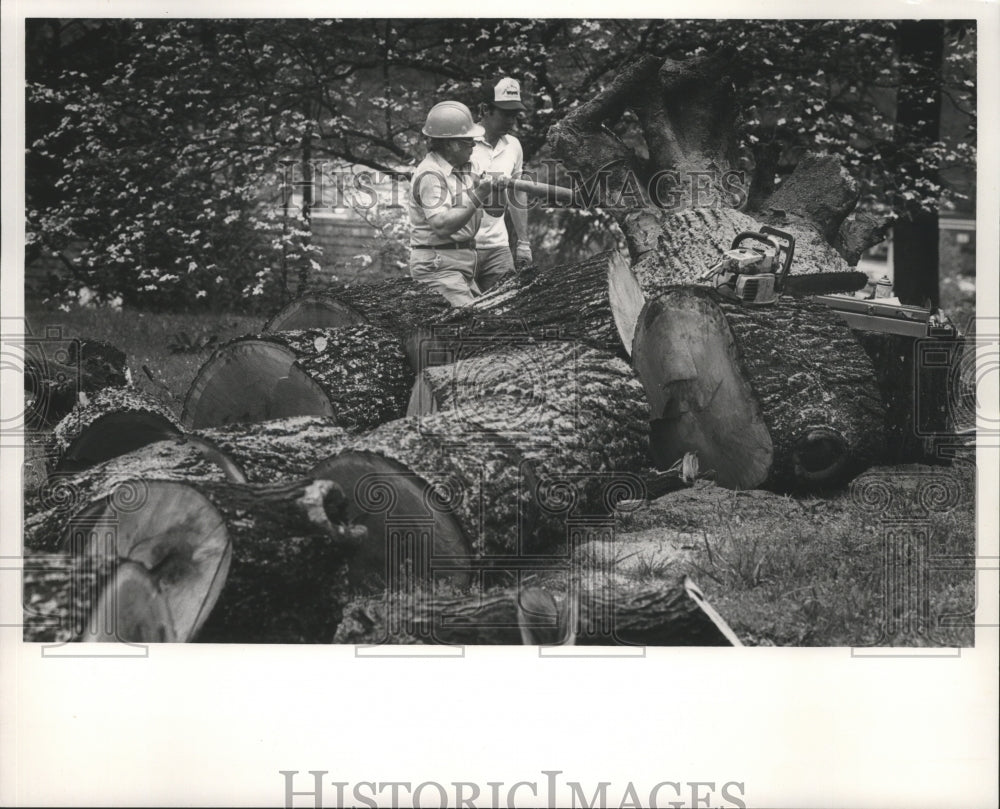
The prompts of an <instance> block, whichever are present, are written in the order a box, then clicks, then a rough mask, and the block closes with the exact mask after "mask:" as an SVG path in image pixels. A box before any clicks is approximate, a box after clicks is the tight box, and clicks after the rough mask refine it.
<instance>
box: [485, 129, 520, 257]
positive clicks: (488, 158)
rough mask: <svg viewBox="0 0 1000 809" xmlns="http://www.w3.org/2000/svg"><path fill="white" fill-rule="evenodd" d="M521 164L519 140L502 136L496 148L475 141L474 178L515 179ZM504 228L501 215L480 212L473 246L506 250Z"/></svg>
mask: <svg viewBox="0 0 1000 809" xmlns="http://www.w3.org/2000/svg"><path fill="white" fill-rule="evenodd" d="M523 163H524V150H522V149H521V141H519V140H518V139H517V138H515V137H514V136H513V135H503V136H502V137H501V138H500V140H498V141H497V144H496V146H490V145H489V144H488V143H487V142H486V141H485V140H483V139H482V138H477V139H476V146H475V148H474V149H473V150H472V171H473V173H475V174H476V175H477V176H478V175H480V174H482V173H483V172H484V171H485V172H488V173H489V174H490V175H491V176H495V177H510V178H512V179H515V180H516V179H517V178H518V177H520V176H521V172H522V170H523ZM507 245H508V241H507V226H506V225H505V224H504V221H503V216H493V215H491V214H489V213H486V212H484V213H483V223H482V224H481V225H480V226H479V232H478V233H477V234H476V247H478V248H480V249H483V248H491V247H507Z"/></svg>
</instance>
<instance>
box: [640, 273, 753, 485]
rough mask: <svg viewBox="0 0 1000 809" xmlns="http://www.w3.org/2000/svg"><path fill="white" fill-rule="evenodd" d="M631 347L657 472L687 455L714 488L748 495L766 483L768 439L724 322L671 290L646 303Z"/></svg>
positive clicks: (702, 303)
mask: <svg viewBox="0 0 1000 809" xmlns="http://www.w3.org/2000/svg"><path fill="white" fill-rule="evenodd" d="M633 348H634V354H633V362H634V364H635V368H636V371H637V373H638V375H639V378H640V379H641V380H642V381H643V385H644V386H645V388H646V395H647V397H648V400H649V405H650V421H651V427H652V429H651V435H650V448H651V452H652V455H653V460H654V461H655V463H656V464H657V466H659V467H660V468H663V469H666V468H668V467H669V466H670V465H671V464H673V463H674V462H675V461H677V460H678V459H679V458H682V457H683V456H684V453H686V452H694V453H697V455H698V461H699V465H700V466H701V468H702V469H705V470H709V469H713V470H715V473H716V480H717V481H718V482H719V484H720V485H722V486H726V487H728V488H738V489H750V488H754V487H756V486H758V485H760V484H761V483H762V482H763V481H765V480H767V478H768V475H769V474H770V469H771V462H772V455H773V446H772V442H771V437H770V434H769V432H768V429H767V426H766V425H765V423H764V419H763V416H762V414H761V412H760V408H759V406H758V404H757V402H756V399H755V397H754V394H753V391H752V390H751V388H750V386H749V385H748V384H747V382H746V381H745V379H744V376H743V374H742V372H741V369H740V366H739V364H738V361H737V357H736V347H735V344H734V341H733V337H732V333H731V332H730V329H729V326H728V324H727V323H726V319H725V317H724V316H723V314H722V312H721V311H720V309H719V307H718V306H716V305H715V303H714V302H713V301H712V300H711V299H710V298H709V297H708V296H706V295H703V294H700V293H699V292H697V291H693V290H682V289H678V290H674V291H672V292H668V293H666V294H665V295H663V296H662V297H660V298H658V299H657V300H655V301H651V302H650V303H649V304H648V305H647V306H646V307H645V309H644V310H643V312H642V315H641V316H640V318H639V323H638V325H637V327H636V334H635V344H634V347H633Z"/></svg>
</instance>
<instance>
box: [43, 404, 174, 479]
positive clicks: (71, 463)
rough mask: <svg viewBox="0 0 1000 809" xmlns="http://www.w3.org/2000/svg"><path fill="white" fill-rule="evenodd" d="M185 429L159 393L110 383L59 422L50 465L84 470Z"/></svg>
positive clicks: (61, 469) (57, 468) (57, 470)
mask: <svg viewBox="0 0 1000 809" xmlns="http://www.w3.org/2000/svg"><path fill="white" fill-rule="evenodd" d="M180 433H181V430H180V426H179V425H178V424H177V422H176V420H175V419H174V416H173V414H172V413H171V412H170V410H169V409H168V408H166V407H164V406H163V405H161V404H160V403H159V402H158V401H157V400H156V399H154V398H153V397H151V396H149V395H148V394H146V393H143V392H142V391H141V390H139V389H138V388H135V387H124V388H105V389H104V390H101V391H97V392H96V393H94V394H93V395H91V396H88V397H87V399H86V403H83V402H80V403H78V404H77V405H76V406H75V407H74V408H73V409H72V410H71V411H70V413H69V414H68V415H67V416H66V417H65V418H64V419H63V420H62V421H60V422H59V423H58V424H57V425H56V427H55V429H54V430H53V431H52V436H51V440H50V442H49V451H48V456H49V459H50V468H51V470H52V471H53V472H54V473H65V472H78V471H80V470H81V469H87V468H88V467H91V466H94V465H95V464H98V463H100V462H101V461H106V460H108V459H109V458H114V457H116V456H118V455H123V454H125V453H126V452H131V451H132V450H135V449H139V448H140V447H144V446H146V445H147V444H152V443H153V442H155V441H162V440H164V439H166V438H170V437H173V436H177V435H180Z"/></svg>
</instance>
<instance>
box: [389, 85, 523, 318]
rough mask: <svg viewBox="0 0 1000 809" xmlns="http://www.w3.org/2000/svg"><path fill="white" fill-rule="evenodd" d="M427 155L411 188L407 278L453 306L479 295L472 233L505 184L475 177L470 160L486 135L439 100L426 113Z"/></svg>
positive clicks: (465, 111)
mask: <svg viewBox="0 0 1000 809" xmlns="http://www.w3.org/2000/svg"><path fill="white" fill-rule="evenodd" d="M422 131H423V134H424V135H426V136H427V156H426V157H425V158H424V159H423V160H422V161H421V163H420V165H419V166H417V170H416V172H415V173H414V175H413V179H412V181H411V183H410V194H409V200H408V203H409V214H410V276H411V277H412V278H413V279H414V280H416V281H421V282H423V283H425V284H429V285H430V286H431V287H432V288H434V289H436V290H437V291H438V292H440V293H441V294H442V295H444V297H445V298H447V299H448V301H449V302H450V303H451V305H452V306H466V305H468V304H470V303H472V301H473V300H475V298H476V297H477V296H478V295H479V294H480V290H479V287H478V286H477V285H476V264H477V259H478V256H477V254H476V232H477V231H478V230H479V224H480V222H481V220H482V217H483V210H482V209H483V205H484V204H485V203H486V202H487V201H488V200H489V198H490V197H491V195H492V193H493V191H494V189H495V188H498V187H502V186H503V182H502V181H497V180H493V179H492V178H489V177H486V178H477V177H475V176H473V174H472V173H471V169H472V166H471V165H470V163H469V157H470V156H471V154H472V149H473V145H474V140H473V139H474V138H476V137H478V136H480V135H482V134H484V130H483V128H482V127H481V126H479V125H478V124H476V123H475V122H474V121H473V120H472V113H471V112H470V110H469V108H468V107H466V106H465V105H464V104H462V103H460V102H458V101H442V102H441V103H440V104H436V105H434V107H433V108H432V109H431V111H430V112H429V113H428V114H427V121H426V123H425V124H424V128H423V130H422Z"/></svg>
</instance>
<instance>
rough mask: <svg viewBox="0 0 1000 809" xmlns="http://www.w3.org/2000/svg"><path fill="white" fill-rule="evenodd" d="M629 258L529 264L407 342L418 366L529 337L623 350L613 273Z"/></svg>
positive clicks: (609, 256) (624, 293) (624, 266)
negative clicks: (542, 266)
mask: <svg viewBox="0 0 1000 809" xmlns="http://www.w3.org/2000/svg"><path fill="white" fill-rule="evenodd" d="M627 266H628V265H627V262H626V260H625V258H624V257H623V256H621V255H620V254H619V253H617V252H616V251H609V252H606V253H599V254H598V255H596V256H594V257H592V258H588V259H585V260H583V261H580V262H576V263H574V264H566V265H563V266H559V267H551V268H546V269H543V270H539V269H537V268H530V269H528V270H525V271H522V272H520V273H517V274H515V275H513V276H512V277H510V278H508V279H507V280H505V281H504V283H502V284H500V285H499V286H497V287H496V288H495V289H492V290H490V291H489V292H488V293H487V294H485V295H483V296H482V297H480V298H477V299H476V300H475V301H474V302H473V303H472V304H471V305H469V306H465V307H462V308H461V309H449V310H447V311H445V312H443V313H442V314H440V315H439V316H438V317H436V318H435V319H434V320H431V321H429V322H426V321H425V322H424V323H423V324H419V326H420V327H419V328H416V329H414V331H413V332H411V334H410V336H409V337H408V338H407V341H406V353H407V356H408V357H409V358H410V363H411V365H412V366H413V368H414V370H415V371H418V372H419V370H420V369H421V368H426V367H428V366H429V365H440V364H445V363H447V362H453V361H454V360H456V359H459V358H460V357H463V356H469V355H470V354H472V353H474V352H477V351H480V350H482V351H487V350H493V349H495V348H497V347H499V346H502V345H505V344H510V343H517V342H524V341H526V340H528V339H541V340H552V339H572V340H577V341H579V342H581V343H584V344H586V345H588V346H592V347H594V348H599V349H603V350H605V351H609V352H611V353H613V354H619V355H623V347H625V348H627V346H623V342H622V341H623V336H622V334H621V333H620V331H619V325H618V318H617V317H616V311H617V310H618V309H620V308H622V307H628V306H630V305H632V304H631V302H630V301H629V300H627V299H625V300H623V299H622V298H623V296H627V294H628V290H619V288H618V287H617V285H616V280H617V278H618V277H619V276H620V275H621V273H622V272H623V271H625V272H627Z"/></svg>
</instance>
